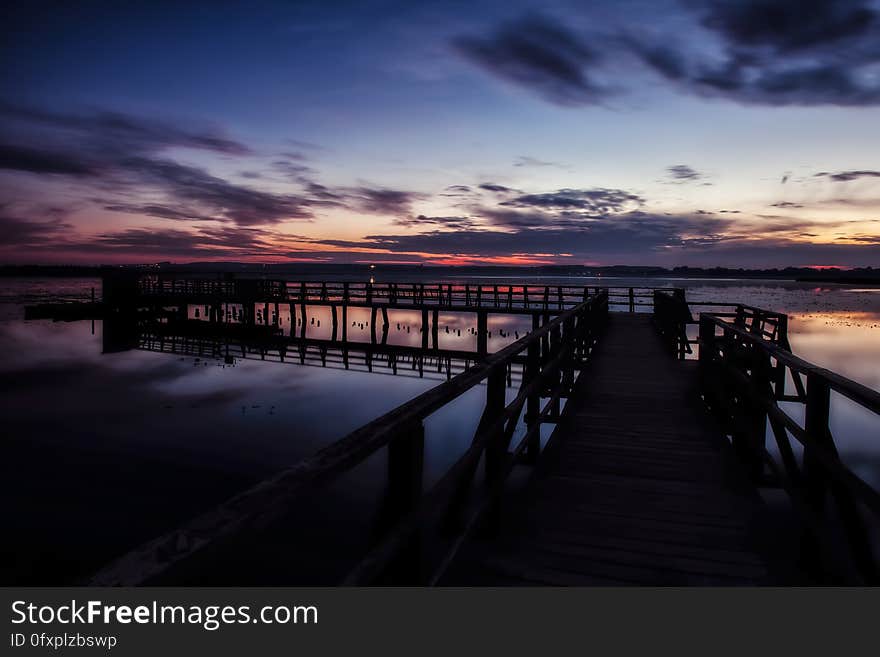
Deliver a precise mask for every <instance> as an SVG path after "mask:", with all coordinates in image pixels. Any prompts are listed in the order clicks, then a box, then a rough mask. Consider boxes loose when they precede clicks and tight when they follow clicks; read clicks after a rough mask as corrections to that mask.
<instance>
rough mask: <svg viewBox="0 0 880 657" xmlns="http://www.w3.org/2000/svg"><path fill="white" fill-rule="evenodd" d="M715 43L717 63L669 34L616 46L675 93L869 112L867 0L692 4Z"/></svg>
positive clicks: (873, 32)
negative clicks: (717, 42) (717, 44)
mask: <svg viewBox="0 0 880 657" xmlns="http://www.w3.org/2000/svg"><path fill="white" fill-rule="evenodd" d="M687 4H688V6H690V7H692V8H694V9H695V11H696V15H697V17H698V19H699V21H700V23H701V25H702V26H703V27H705V28H706V29H708V30H710V31H712V32H713V33H715V35H716V36H717V37H718V38H719V39H720V42H721V53H720V55H719V56H718V57H707V56H706V53H705V52H702V51H701V52H697V51H692V50H689V49H688V46H687V45H686V44H681V45H671V44H673V43H677V42H676V40H674V39H672V38H670V36H669V35H665V36H661V37H656V36H655V38H654V39H653V40H652V39H650V38H643V39H637V38H627V39H624V43H626V44H627V47H628V48H629V49H630V50H631V51H632V52H634V53H635V54H636V55H638V56H639V57H640V58H641V60H642V61H643V62H644V63H646V64H647V65H648V66H649V67H650V68H652V69H653V70H654V71H656V72H658V73H659V74H661V75H662V76H663V77H665V78H666V79H668V80H670V81H672V82H675V83H676V84H677V85H678V86H679V87H681V88H683V89H685V90H687V91H691V92H695V93H699V94H702V95H708V96H717V97H724V98H728V99H730V100H736V101H738V102H742V103H750V104H764V105H842V106H858V105H874V104H877V103H880V83H878V82H877V80H876V77H873V78H872V76H871V75H870V74H869V70H870V69H871V68H873V67H876V66H877V65H878V63H880V48H878V47H877V43H878V37H880V32H878V23H880V21H878V20H877V12H876V11H875V9H873V8H872V6H871V3H870V2H869V1H868V0H836V1H829V0H743V1H740V0H695V1H692V2H689V3H687Z"/></svg>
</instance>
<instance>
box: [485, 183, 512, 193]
mask: <svg viewBox="0 0 880 657" xmlns="http://www.w3.org/2000/svg"><path fill="white" fill-rule="evenodd" d="M479 188H480V189H484V190H486V191H487V192H494V193H496V194H508V193H511V192H515V191H516V190H515V189H511V188H510V187H505V186H504V185H498V184H496V183H482V184H481V185H479Z"/></svg>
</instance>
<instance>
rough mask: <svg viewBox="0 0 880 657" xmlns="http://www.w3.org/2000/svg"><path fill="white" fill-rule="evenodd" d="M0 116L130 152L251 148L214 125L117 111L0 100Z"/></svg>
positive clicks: (240, 151)
mask: <svg viewBox="0 0 880 657" xmlns="http://www.w3.org/2000/svg"><path fill="white" fill-rule="evenodd" d="M0 116H2V117H4V119H5V120H7V121H15V122H17V123H19V124H24V125H28V124H29V125H32V126H36V127H38V128H39V129H40V130H41V131H44V130H57V131H63V132H64V133H66V134H71V133H72V134H74V135H75V136H77V137H78V138H79V139H81V140H84V141H86V142H87V143H89V144H91V145H94V146H100V147H101V148H103V149H108V148H109V149H111V150H114V151H116V150H118V151H123V152H125V153H128V154H131V153H133V152H138V153H155V152H157V151H159V150H163V149H165V148H169V147H183V148H195V149H200V150H208V151H213V152H216V153H224V154H227V155H247V154H248V153H250V149H249V148H248V147H247V146H245V145H244V144H242V143H240V142H237V141H235V140H233V139H230V138H229V137H227V136H226V135H224V134H223V133H222V132H220V131H219V130H217V129H215V128H211V127H204V126H186V125H185V123H184V122H181V121H176V122H175V123H173V124H172V123H167V122H163V121H157V120H154V119H146V118H142V117H136V116H132V115H128V114H122V113H120V112H93V113H88V114H73V113H63V112H55V111H51V110H46V109H42V108H38V107H28V106H23V105H18V104H15V103H10V102H7V101H0Z"/></svg>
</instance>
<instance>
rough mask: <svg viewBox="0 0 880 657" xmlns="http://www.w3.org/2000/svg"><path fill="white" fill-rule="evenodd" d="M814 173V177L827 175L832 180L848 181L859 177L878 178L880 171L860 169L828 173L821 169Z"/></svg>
mask: <svg viewBox="0 0 880 657" xmlns="http://www.w3.org/2000/svg"><path fill="white" fill-rule="evenodd" d="M815 175H816V177H822V176H824V177H827V178H828V179H830V180H833V181H834V182H849V181H851V180H858V179H859V178H880V171H872V170H861V171H840V172H838V173H828V172H827V171H822V172H820V173H817V174H815Z"/></svg>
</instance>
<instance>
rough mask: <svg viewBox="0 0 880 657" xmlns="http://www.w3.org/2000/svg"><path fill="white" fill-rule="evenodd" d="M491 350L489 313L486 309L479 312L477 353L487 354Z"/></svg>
mask: <svg viewBox="0 0 880 657" xmlns="http://www.w3.org/2000/svg"><path fill="white" fill-rule="evenodd" d="M488 352H489V314H488V313H487V312H486V311H485V310H480V311H478V312H477V353H478V354H479V355H480V356H485V355H486V354H487V353H488Z"/></svg>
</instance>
